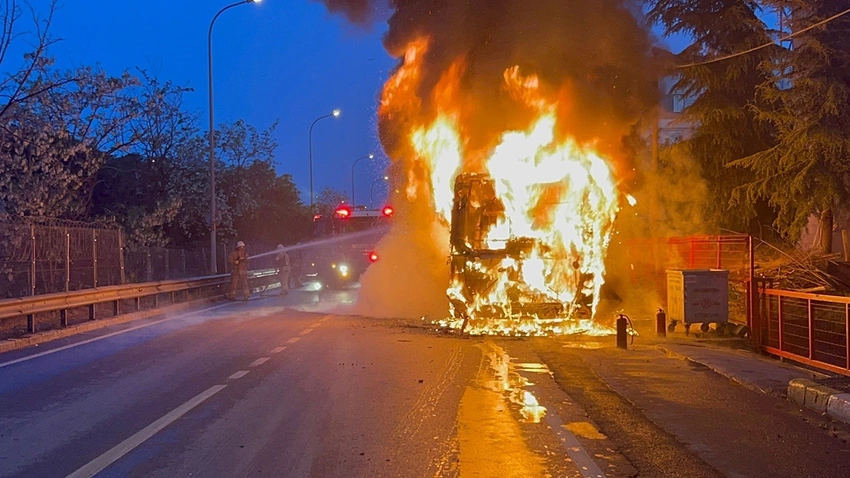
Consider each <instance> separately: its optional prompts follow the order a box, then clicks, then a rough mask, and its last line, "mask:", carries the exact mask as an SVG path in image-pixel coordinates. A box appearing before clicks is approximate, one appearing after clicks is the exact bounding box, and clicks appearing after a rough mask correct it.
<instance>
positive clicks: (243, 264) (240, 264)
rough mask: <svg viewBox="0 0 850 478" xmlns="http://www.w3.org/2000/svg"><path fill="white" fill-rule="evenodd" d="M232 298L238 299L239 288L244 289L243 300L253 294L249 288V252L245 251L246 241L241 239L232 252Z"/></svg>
mask: <svg viewBox="0 0 850 478" xmlns="http://www.w3.org/2000/svg"><path fill="white" fill-rule="evenodd" d="M229 260H230V268H231V272H230V298H231V299H233V300H236V296H237V294H238V291H239V290H242V293H243V295H244V297H243V298H242V300H248V297H249V296H250V295H251V289H249V288H248V254H246V253H245V243H244V242H242V241H239V242H237V243H236V249H234V250H233V252H231V253H230V257H229Z"/></svg>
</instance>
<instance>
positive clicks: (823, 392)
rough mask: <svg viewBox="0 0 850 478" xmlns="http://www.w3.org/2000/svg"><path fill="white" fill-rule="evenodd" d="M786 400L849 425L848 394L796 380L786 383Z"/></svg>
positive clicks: (849, 408)
mask: <svg viewBox="0 0 850 478" xmlns="http://www.w3.org/2000/svg"><path fill="white" fill-rule="evenodd" d="M788 400H791V401H792V402H794V403H797V404H799V405H802V406H804V407H806V408H810V409H812V410H814V411H816V412H820V413H824V414H826V415H828V416H830V417H831V418H833V419H835V420H838V421H840V422H844V423H850V393H841V392H839V391H838V390H836V389H834V388H830V387H827V386H825V385H820V384H818V383H816V382H813V381H811V380H806V379H804V378H797V379H794V380H791V381H790V382H788Z"/></svg>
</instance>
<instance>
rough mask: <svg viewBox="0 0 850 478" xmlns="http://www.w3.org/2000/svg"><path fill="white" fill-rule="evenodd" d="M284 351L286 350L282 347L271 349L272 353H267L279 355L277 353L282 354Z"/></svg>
mask: <svg viewBox="0 0 850 478" xmlns="http://www.w3.org/2000/svg"><path fill="white" fill-rule="evenodd" d="M284 350H286V346H283V347H275V348H273V349H272V351H271V352H269V353H272V354H279V353H281V352H283V351H284Z"/></svg>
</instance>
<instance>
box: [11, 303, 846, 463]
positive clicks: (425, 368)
mask: <svg viewBox="0 0 850 478" xmlns="http://www.w3.org/2000/svg"><path fill="white" fill-rule="evenodd" d="M355 296H356V291H343V292H338V293H331V294H324V295H323V297H321V300H319V298H318V296H317V295H316V294H314V293H308V292H296V293H293V294H292V295H290V296H289V297H285V298H284V297H277V296H274V293H272V294H270V296H268V297H265V298H261V299H258V300H252V301H249V302H245V303H242V302H240V303H218V304H213V305H211V306H210V307H208V308H207V309H206V310H204V311H201V312H199V313H194V314H177V315H175V316H173V317H158V318H153V319H149V320H143V321H136V322H132V323H128V324H124V325H122V326H117V327H109V328H106V329H101V330H98V331H93V332H89V333H86V334H81V335H78V336H75V337H71V338H67V339H62V340H59V341H54V342H51V343H48V344H43V345H42V346H39V347H32V348H29V349H24V350H18V351H14V352H10V353H6V354H2V355H0V476H21V477H55V476H59V477H62V476H91V475H92V474H94V473H97V475H96V476H115V477H118V476H121V477H123V476H140V477H141V476H144V477H148V476H152V477H175V476H214V477H217V476H222V477H232V476H233V477H235V476H269V477H301V476H316V477H325V476H327V477H356V476H363V477H366V476H370V477H371V476H386V477H426V476H427V477H432V476H500V477H501V476H529V477H533V476H568V477H574V476H575V477H580V476H592V473H591V471H592V470H593V469H598V470H599V471H600V472H601V473H602V474H604V475H605V476H611V477H615V476H624V477H625V476H658V477H665V476H670V477H677V476H682V477H691V476H693V477H699V476H754V477H756V476H789V477H790V476H801V477H802V476H826V477H828V476H836V477H841V476H850V448H848V445H847V443H846V441H844V439H843V438H842V437H843V436H844V435H842V433H840V432H842V430H837V431H836V429H835V427H834V426H833V425H832V424H829V423H827V422H824V421H823V420H822V419H819V418H818V417H815V416H812V415H810V414H807V413H806V412H801V411H799V410H796V409H795V408H794V407H792V406H790V405H789V404H788V403H787V402H784V401H782V400H781V399H779V398H777V397H773V396H768V395H762V394H758V393H757V392H753V391H750V390H747V389H744V388H743V387H741V386H739V385H737V384H734V383H732V382H730V381H729V380H727V379H725V378H723V377H720V376H719V375H717V374H715V373H714V372H711V371H710V370H707V369H699V368H695V367H694V366H692V365H688V364H687V362H685V361H683V360H681V359H675V358H671V357H666V356H664V355H663V354H662V353H661V352H659V351H658V350H657V349H652V348H646V349H643V350H641V349H638V350H634V351H630V352H622V351H617V350H616V349H613V348H611V347H609V346H608V345H607V342H605V341H604V340H603V341H602V343H601V345H602V348H598V349H597V348H592V349H583V348H575V347H571V346H569V342H565V341H564V340H563V339H522V340H521V339H484V338H460V337H457V336H454V335H452V334H445V333H440V332H437V331H435V330H433V328H432V327H430V326H429V325H428V324H424V323H422V322H421V321H418V320H409V321H408V320H388V319H371V318H364V317H351V316H346V315H343V314H341V313H339V312H340V311H344V308H345V307H344V306H345V304H347V303H351V302H352V301H353V299H354V297H355ZM526 392H527V393H528V394H530V395H532V396H533V397H534V398H535V399H536V400H539V405H540V406H542V407H545V408H546V412H545V414H544V415H542V418H540V417H538V419H536V420H535V419H534V418H530V417H529V415H528V414H524V412H527V411H528V408H529V407H527V406H524V404H523V401H524V400H527V398H523V397H527V396H528V394H526ZM587 460H589V461H587ZM588 464H590V465H592V466H591V467H590V468H588V467H587V465H588ZM589 470H591V471H589ZM75 473H76V474H75Z"/></svg>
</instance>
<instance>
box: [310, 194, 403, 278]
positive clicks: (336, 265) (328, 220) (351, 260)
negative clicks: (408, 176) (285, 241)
mask: <svg viewBox="0 0 850 478" xmlns="http://www.w3.org/2000/svg"><path fill="white" fill-rule="evenodd" d="M394 212H395V211H394V210H393V208H392V207H391V206H384V207H383V208H381V209H367V208H366V207H365V206H357V207H353V206H349V205H345V204H343V205H340V206H338V207H337V208H336V209H335V210H334V212H333V214H330V215H327V216H323V215H316V216H314V217H313V242H314V243H315V244H316V246H314V247H310V248H308V249H306V250H305V252H304V254H303V256H302V260H301V263H302V274H301V277H300V280H301V282H302V283H303V284H314V285H315V287H316V288H318V289H322V288H332V289H339V288H343V287H346V286H349V285H352V284H355V283H356V282H358V281H359V280H360V276H361V275H362V274H363V272H365V271H366V269H367V268H368V267H369V265H371V264H372V263H374V262H377V261H378V260H379V256H378V253H377V252H376V251H375V247H376V246H377V244H378V241H380V239H381V237H383V235H384V234H385V233H386V231H387V230H388V228H389V224H390V220H391V219H392V217H393V214H394Z"/></svg>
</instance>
